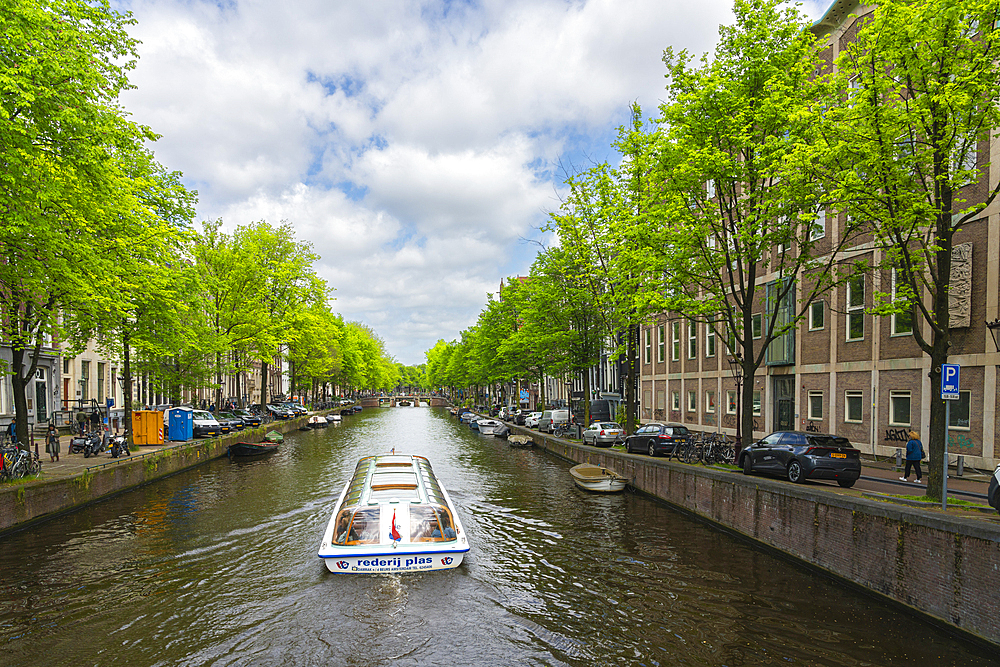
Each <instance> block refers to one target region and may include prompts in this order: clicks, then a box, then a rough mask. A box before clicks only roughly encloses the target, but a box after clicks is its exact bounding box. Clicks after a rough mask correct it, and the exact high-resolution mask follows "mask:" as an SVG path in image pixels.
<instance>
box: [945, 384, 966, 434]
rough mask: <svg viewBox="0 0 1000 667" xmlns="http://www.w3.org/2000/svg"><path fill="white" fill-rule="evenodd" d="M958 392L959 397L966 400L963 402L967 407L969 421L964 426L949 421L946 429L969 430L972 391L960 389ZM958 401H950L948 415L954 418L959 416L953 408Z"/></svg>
mask: <svg viewBox="0 0 1000 667" xmlns="http://www.w3.org/2000/svg"><path fill="white" fill-rule="evenodd" d="M958 394H959V397H960V398H964V399H965V401H966V403H965V404H966V406H967V407H968V408H969V412H968V417H969V420H968V422H969V423H968V425H966V426H957V425H955V424H951V423H949V424H948V429H949V430H952V431H955V430H958V431H969V430H971V426H972V392H971V391H968V390H961V391H959V392H958ZM959 403H961V401H952V402H951V412H950V414H949V416H950V417H951V418H952V419H955V418H956V417H958V416H959V415H957V414H956V412H955V409H956V407H957V406H958V405H959Z"/></svg>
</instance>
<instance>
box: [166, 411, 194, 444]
mask: <svg viewBox="0 0 1000 667" xmlns="http://www.w3.org/2000/svg"><path fill="white" fill-rule="evenodd" d="M169 420H170V421H169V426H168V427H167V437H168V438H169V439H171V440H174V441H177V442H185V441H187V440H192V439H194V410H192V409H191V408H170V412H169Z"/></svg>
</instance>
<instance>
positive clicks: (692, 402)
mask: <svg viewBox="0 0 1000 667" xmlns="http://www.w3.org/2000/svg"><path fill="white" fill-rule="evenodd" d="M697 411H698V392H697V391H695V390H694V389H688V412H697Z"/></svg>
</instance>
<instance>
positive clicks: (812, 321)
mask: <svg viewBox="0 0 1000 667" xmlns="http://www.w3.org/2000/svg"><path fill="white" fill-rule="evenodd" d="M817 306H819V319H821V320H822V322H820V323H819V326H816V310H817V308H816V307H817ZM825 328H826V302H825V301H813V302H812V303H810V304H809V331H822V330H823V329H825Z"/></svg>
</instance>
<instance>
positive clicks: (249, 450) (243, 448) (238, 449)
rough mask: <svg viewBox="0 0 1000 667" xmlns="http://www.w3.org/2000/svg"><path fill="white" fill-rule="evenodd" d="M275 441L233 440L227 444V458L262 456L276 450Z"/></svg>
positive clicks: (277, 445)
mask: <svg viewBox="0 0 1000 667" xmlns="http://www.w3.org/2000/svg"><path fill="white" fill-rule="evenodd" d="M279 446H280V445H279V444H278V443H277V442H234V443H233V444H231V445H229V458H232V457H234V456H262V455H264V454H273V453H274V452H276V451H278V447H279Z"/></svg>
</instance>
